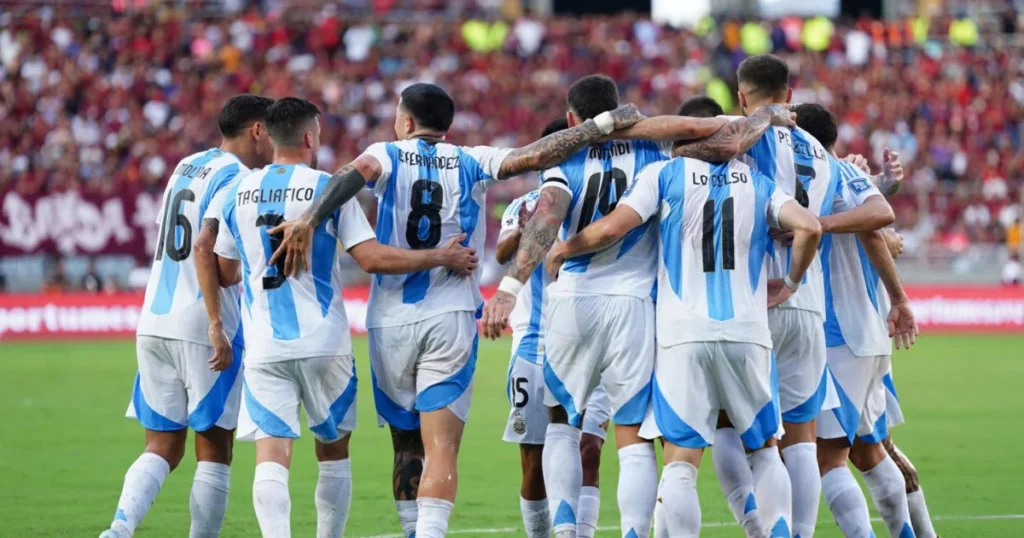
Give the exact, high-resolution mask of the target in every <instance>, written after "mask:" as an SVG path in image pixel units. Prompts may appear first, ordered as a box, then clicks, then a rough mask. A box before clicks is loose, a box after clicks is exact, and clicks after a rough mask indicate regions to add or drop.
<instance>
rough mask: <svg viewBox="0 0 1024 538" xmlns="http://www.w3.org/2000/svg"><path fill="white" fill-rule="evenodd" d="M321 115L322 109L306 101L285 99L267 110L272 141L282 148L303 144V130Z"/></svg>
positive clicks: (268, 130)
mask: <svg viewBox="0 0 1024 538" xmlns="http://www.w3.org/2000/svg"><path fill="white" fill-rule="evenodd" d="M319 115H320V109H319V108H317V106H316V105H314V104H313V103H310V102H309V101H307V100H305V99H299V98H298V97H284V98H281V99H278V100H277V102H276V103H274V104H273V105H271V106H270V108H268V109H267V132H268V133H269V134H270V141H271V142H273V143H274V144H277V145H281V146H299V145H301V144H302V135H303V134H305V131H304V130H303V128H304V127H305V126H306V124H307V123H309V122H310V121H311V120H313V119H315V118H316V117H317V116H319Z"/></svg>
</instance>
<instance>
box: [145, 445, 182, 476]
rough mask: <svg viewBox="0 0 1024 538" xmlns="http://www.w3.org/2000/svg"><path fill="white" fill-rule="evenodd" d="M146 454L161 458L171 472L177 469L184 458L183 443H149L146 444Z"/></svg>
mask: <svg viewBox="0 0 1024 538" xmlns="http://www.w3.org/2000/svg"><path fill="white" fill-rule="evenodd" d="M146 452H150V453H152V454H156V455H157V456H160V457H161V458H163V459H164V461H166V462H167V465H168V466H170V468H171V470H172V471H173V470H175V469H177V468H178V465H179V464H181V459H182V458H183V457H184V456H185V443H176V442H149V443H146Z"/></svg>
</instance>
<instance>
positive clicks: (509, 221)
mask: <svg viewBox="0 0 1024 538" xmlns="http://www.w3.org/2000/svg"><path fill="white" fill-rule="evenodd" d="M522 205H523V199H522V198H516V199H515V200H513V201H512V203H511V204H508V207H506V208H505V213H504V214H502V215H501V231H500V232H498V234H499V235H501V234H504V233H505V232H510V231H512V230H517V229H519V208H520V207H522Z"/></svg>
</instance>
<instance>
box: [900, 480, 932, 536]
mask: <svg viewBox="0 0 1024 538" xmlns="http://www.w3.org/2000/svg"><path fill="white" fill-rule="evenodd" d="M907 505H908V506H909V507H910V523H911V525H913V526H914V534H916V535H917V538H936V536H935V529H934V528H933V527H932V516H931V515H930V514H928V504H927V503H925V502H924V490H923V489H921V488H918V489H917V491H914V492H911V493H908V494H907Z"/></svg>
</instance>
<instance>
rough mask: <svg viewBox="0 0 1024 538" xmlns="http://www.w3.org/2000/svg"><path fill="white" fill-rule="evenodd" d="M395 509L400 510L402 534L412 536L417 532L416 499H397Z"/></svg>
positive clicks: (407, 536)
mask: <svg viewBox="0 0 1024 538" xmlns="http://www.w3.org/2000/svg"><path fill="white" fill-rule="evenodd" d="M395 510H397V511H398V523H399V524H400V525H401V526H402V534H404V535H405V538H410V537H411V536H413V535H414V534H416V514H418V513H419V510H418V509H417V508H416V501H395Z"/></svg>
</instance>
